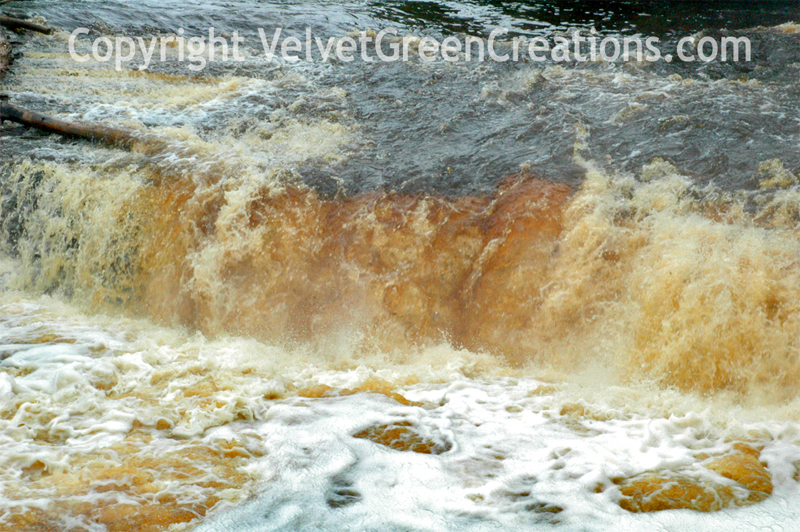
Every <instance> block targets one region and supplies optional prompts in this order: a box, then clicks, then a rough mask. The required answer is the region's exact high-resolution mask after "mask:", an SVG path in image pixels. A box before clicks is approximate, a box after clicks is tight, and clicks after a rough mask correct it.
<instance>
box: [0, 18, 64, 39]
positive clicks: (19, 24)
mask: <svg viewBox="0 0 800 532" xmlns="http://www.w3.org/2000/svg"><path fill="white" fill-rule="evenodd" d="M0 26H5V27H6V28H8V29H10V30H19V29H24V30H31V31H36V32H39V33H44V34H46V35H50V34H51V33H53V31H55V30H53V28H48V27H47V26H42V25H41V24H34V23H33V22H29V21H27V20H22V19H19V18H12V17H6V16H4V15H0Z"/></svg>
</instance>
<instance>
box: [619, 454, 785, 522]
mask: <svg viewBox="0 0 800 532" xmlns="http://www.w3.org/2000/svg"><path fill="white" fill-rule="evenodd" d="M734 449H735V453H734V454H730V455H727V456H723V457H721V458H717V459H715V460H712V461H710V462H708V463H705V464H703V465H704V467H706V468H707V469H710V470H711V471H714V472H716V473H718V474H719V475H721V476H723V477H725V478H728V479H730V480H733V481H734V482H736V484H735V485H733V486H730V485H725V484H722V483H718V482H713V481H707V480H700V479H696V478H692V477H689V476H687V475H685V474H681V473H680V472H676V471H667V472H660V473H646V474H644V475H640V476H638V477H634V478H630V479H625V480H622V481H619V482H618V483H619V485H620V492H621V494H622V499H621V500H620V502H619V505H620V506H621V507H622V508H624V509H626V510H628V511H629V512H659V511H662V510H677V509H688V510H696V511H700V512H715V511H717V510H722V509H723V508H727V507H731V506H749V505H751V504H755V503H757V502H761V501H763V500H764V499H766V498H767V497H769V496H770V495H771V494H772V476H771V475H770V473H769V471H767V469H766V468H765V467H764V466H763V465H762V464H761V462H759V460H758V458H759V455H760V453H759V452H758V451H757V450H756V449H754V448H753V447H750V446H749V445H746V444H736V445H735V446H734Z"/></svg>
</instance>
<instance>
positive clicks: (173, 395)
mask: <svg viewBox="0 0 800 532" xmlns="http://www.w3.org/2000/svg"><path fill="white" fill-rule="evenodd" d="M32 4H33V5H34V6H35V7H37V8H39V9H41V10H42V12H43V13H44V14H45V15H46V16H48V17H53V16H56V15H60V16H61V17H62V20H64V21H72V20H80V17H81V16H82V14H84V12H83V11H81V9H85V8H72V7H64V6H62V5H60V4H58V3H46V2H33V3H32ZM102 5H103V6H105V7H104V9H108V10H109V11H110V12H117V13H119V12H126V10H136V9H138V8H136V7H135V6H122V5H119V6H116V5H115V4H112V3H102ZM203 5H204V6H205V8H206V9H208V10H209V12H211V13H213V17H223V18H224V16H223V15H220V14H219V10H220V9H221V7H220V6H217V5H216V4H213V3H208V4H203ZM320 5H321V6H322V7H321V8H320V9H322V10H323V11H324V10H325V9H329V10H330V13H329V14H330V19H329V20H327V21H325V22H322V21H321V19H320V21H319V22H318V24H319V25H320V26H321V27H322V28H323V31H328V32H331V33H333V34H338V35H341V34H343V33H344V32H346V31H348V30H349V29H350V28H349V26H348V25H350V24H353V25H357V24H363V25H362V26H361V27H359V28H358V29H367V26H371V25H372V24H377V23H387V22H388V21H394V20H395V17H397V16H398V15H397V13H398V11H397V10H396V9H395V8H396V7H397V6H394V4H390V3H387V4H383V5H381V6H379V7H380V9H377V11H370V13H371V15H370V17H372V18H369V19H364V20H361V21H360V22H359V18H358V16H355V15H354V13H355V14H359V13H364V11H363V9H362V6H360V5H353V6H350V5H345V6H344V7H342V8H339V7H336V6H327V5H326V4H320ZM409 5H411V4H409ZM151 7H152V6H151ZM190 7H191V6H190ZM405 7H408V6H405ZM440 7H446V6H445V4H441V6H440ZM451 7H452V6H451ZM461 7H462V8H463V10H462V11H458V13H460V15H459V16H463V17H464V18H465V19H468V20H472V21H473V23H474V24H478V22H480V24H484V23H486V22H485V21H486V20H494V19H493V18H492V17H494V16H499V15H498V14H497V12H495V11H492V8H491V7H490V6H488V5H483V4H471V3H464V4H463V5H461ZM152 9H155V8H152ZM254 9H255V8H254ZM260 9H267V10H268V11H269V10H274V14H275V16H278V17H279V18H280V17H283V18H282V20H285V21H287V24H288V25H291V23H293V22H292V21H294V22H297V21H299V20H302V17H304V16H310V15H309V14H308V13H305V12H302V13H298V12H295V10H301V11H302V7H298V6H281V5H280V4H274V5H273V4H266V5H265V6H262V7H261V8H260ZM120 10H121V11H120ZM610 12H611V13H613V12H614V11H613V10H611V11H610ZM176 13H177V14H175V15H171V16H173V17H177V18H176V20H178V21H180V22H183V21H185V20H187V17H188V18H191V17H194V16H200V15H194V14H190V9H189V8H188V7H187V8H186V11H184V12H181V11H180V10H178V11H176ZM387 13H389V14H387ZM417 15H419V13H417ZM512 15H513V16H512ZM96 16H98V17H99V18H100V19H101V20H103V21H104V23H106V24H110V25H111V26H112V27H114V26H115V25H116V26H117V27H119V28H120V29H122V30H123V31H132V28H131V27H128V26H127V25H126V24H127V23H126V22H122V21H120V20H119V19H117V18H115V17H114V16H112V15H108V16H106V17H105V19H103V17H102V15H96ZM209 16H211V15H209ZM238 16H239V15H236V14H231V15H230V18H229V19H227V22H225V24H230V25H233V24H234V22H236V21H237V20H238V19H237V17H238ZM425 16H426V17H429V16H430V14H427V15H425ZM506 16H512V19H513V20H514V21H517V26H515V28H517V30H518V31H520V32H524V29H525V26H524V24H521V23H519V21H522V22H524V21H526V20H528V21H530V20H531V19H532V18H533V16H532V15H530V14H528V15H524V16H523V15H520V13H511V14H510V15H509V14H508V13H506ZM615 16H616V15H615ZM637 16H638V15H637ZM754 16H755V15H754ZM761 16H763V17H767V18H766V20H763V21H762V20H755V21H753V24H752V25H749V26H748V25H745V26H739V27H738V28H734V29H738V30H741V31H743V32H745V33H746V34H747V35H751V36H753V38H754V39H757V40H759V42H763V43H773V44H774V43H778V44H779V45H781V46H784V45H786V43H795V44H796V42H797V37H796V35H797V33H796V26H795V25H791V24H783V25H782V26H777V23H778V22H781V23H782V22H785V20H782V19H780V17H779V16H778V15H776V14H775V13H774V12H772V11H770V10H769V9H766V8H765V10H764V12H763V13H761V14H760V15H758V16H757V17H756V18H758V17H761ZM526 17H531V18H530V19H526ZM769 17H778V20H774V19H773V18H769ZM734 18H735V17H734ZM201 19H202V17H201ZM126 20H127V19H126ZM401 20H402V21H403V24H404V25H405V26H407V27H408V28H410V29H409V31H413V28H416V27H418V26H419V24H417V23H412V19H409V18H408V17H407V16H404V17H401ZM423 20H427V19H424V18H423ZM610 20H616V19H615V18H614V17H613V16H612V17H610ZM630 20H633V18H630ZM637 20H638V19H637ZM662 20H664V19H662ZM692 20H694V19H692ZM731 20H734V19H731ZM476 21H477V22H476ZM200 22H202V20H200ZM200 22H198V21H197V20H195V22H194V24H195V25H198V24H200ZM707 22H708V21H707V20H705V19H703V23H707ZM64 23H65V24H66V22H64ZM762 23H763V24H771V25H769V26H768V27H760V28H759V27H756V24H762ZM171 24H172V22H170V21H167V22H162V21H158V20H156V17H155V16H154V20H153V26H154V27H155V28H157V29H156V30H152V31H154V32H158V31H163V30H162V29H161V27H160V25H164V26H165V27H167V26H168V27H171ZM480 24H478V25H480ZM575 24H576V25H581V24H584V22H582V21H578V22H576V23H575ZM612 26H613V24H612ZM103 27H104V26H102V25H99V26H98V30H97V31H108V30H103V29H102V28H103ZM198 27H199V26H198ZM447 27H448V26H447V25H446V24H444V25H443V26H441V27H439V26H436V27H435V29H436V31H443V32H444V31H447ZM694 29H702V28H694ZM558 30H559V28H555V29H554V30H553V31H558ZM616 30H619V31H622V32H625V31H627V30H625V29H624V28H620V27H616V26H614V27H612V28H611V29H609V30H608V31H616ZM148 31H150V30H148ZM66 38H67V37H66V34H64V33H59V34H56V35H55V36H53V37H35V38H26V40H25V41H24V42H23V43H21V44H22V46H23V49H24V50H25V51H26V55H25V56H24V57H23V58H21V59H19V60H18V63H17V65H16V66H15V67H14V68H15V69H14V71H13V73H12V74H11V75H10V76H9V77H7V78H5V79H4V80H3V84H4V85H3V88H4V90H6V89H7V90H9V91H11V93H12V96H14V98H15V100H16V101H19V102H20V103H25V104H27V105H29V106H34V107H37V108H41V109H43V110H48V111H51V112H56V113H60V114H64V115H67V116H68V117H71V118H77V119H84V120H105V121H116V122H117V123H120V124H122V125H125V126H128V127H131V128H134V129H140V130H142V132H143V133H142V140H141V142H139V143H137V144H136V145H135V146H134V147H133V149H132V150H130V151H124V150H118V149H112V148H104V147H101V146H95V145H89V144H86V143H83V142H77V141H63V140H60V139H55V138H51V137H42V136H40V135H38V134H35V133H30V132H27V131H23V130H20V129H13V128H6V129H3V130H2V137H0V138H1V139H2V142H3V150H4V151H3V156H2V160H0V164H2V165H3V166H2V174H0V175H2V183H1V184H0V187H1V188H0V190H1V191H2V205H1V206H0V214H1V215H2V219H0V230H2V236H3V239H2V253H3V258H2V262H1V263H0V265H2V268H1V269H0V283H2V291H0V306H2V311H0V338H2V340H1V341H0V344H2V345H0V427H2V428H0V441H2V446H3V449H4V453H2V458H0V460H2V462H3V467H2V468H0V486H2V491H0V501H2V504H0V529H2V527H5V528H7V529H9V530H92V531H94V530H98V531H99V530H167V529H169V530H181V529H194V528H195V527H197V529H198V530H204V531H228V530H230V531H240V530H254V531H255V530H312V529H314V530H319V529H322V530H378V529H380V530H496V529H503V530H538V529H551V528H553V529H557V530H591V531H599V530H611V529H622V530H643V529H648V530H649V529H652V530H671V529H675V528H677V527H681V528H684V529H688V530H725V529H731V528H734V529H742V530H765V529H770V528H771V527H772V528H775V529H780V528H781V527H782V528H783V529H785V530H791V529H792V527H793V526H795V523H796V522H797V521H798V517H800V516H798V515H797V510H796V508H797V507H798V505H797V501H798V499H799V498H800V491H799V490H798V482H799V481H800V447H798V443H799V438H800V437H799V436H798V428H800V425H798V401H797V399H796V389H797V385H798V380H799V379H800V373H799V372H800V360H798V342H800V320H798V309H797V308H796V307H797V305H798V303H797V302H798V301H800V272H798V268H799V267H800V265H799V264H800V263H798V256H800V239H799V238H798V236H799V235H798V229H800V227H799V226H798V221H797V219H798V217H797V211H798V206H799V205H800V202H799V200H798V196H797V188H796V186H797V179H798V174H799V173H800V172H798V169H799V168H800V167H798V164H800V160H798V159H797V153H796V145H797V142H798V139H799V138H800V131H798V123H797V121H796V119H793V118H792V117H793V115H792V113H793V112H794V111H796V110H797V108H798V104H799V101H798V98H797V94H798V93H797V89H798V85H797V82H796V77H792V76H790V75H787V74H786V73H785V71H786V70H789V71H791V69H792V68H796V65H795V64H794V63H793V61H796V59H793V56H792V55H791V53H792V52H791V51H790V50H789V49H788V48H787V49H786V50H787V51H786V52H785V55H786V56H785V57H783V58H782V59H781V58H778V59H776V58H775V57H773V56H772V55H767V56H765V57H761V56H759V57H761V58H760V59H759V60H758V61H761V63H759V65H760V66H761V68H759V69H754V70H753V71H752V72H750V76H752V77H748V78H747V79H745V78H743V77H741V76H740V75H739V74H736V75H734V74H732V73H731V72H729V71H728V70H726V69H727V68H728V67H727V66H725V65H711V66H709V67H708V68H705V67H704V68H701V67H698V68H697V69H696V70H690V71H687V70H681V71H680V72H678V71H677V70H678V69H679V67H677V66H676V67H669V66H667V65H654V66H653V67H651V68H644V67H641V66H638V67H637V66H625V65H614V64H599V65H588V66H580V65H571V66H562V65H544V66H542V67H535V66H531V65H516V66H514V67H511V66H502V65H501V66H486V65H483V66H479V65H444V64H434V65H421V64H418V63H413V62H412V63H409V64H398V65H391V66H387V67H381V68H378V67H371V66H369V65H364V64H357V65H325V64H300V65H287V64H283V65H274V64H267V63H266V62H265V61H264V60H263V58H259V57H257V56H256V55H255V54H253V55H251V56H249V58H248V60H247V61H246V62H245V64H244V65H243V66H241V67H240V70H238V71H224V70H223V71H220V72H212V73H211V74H208V75H203V76H195V75H192V74H190V73H187V72H185V71H182V70H181V69H180V67H179V66H177V65H176V64H174V63H173V64H167V65H166V66H161V67H160V68H162V69H163V71H157V72H144V73H141V72H132V71H122V72H116V71H114V70H113V68H109V66H108V65H102V64H98V63H95V62H90V63H87V64H83V65H77V64H75V63H74V62H72V61H71V60H70V59H69V57H68V55H67V54H66V52H65V42H66ZM792 39H794V40H792ZM764 46H766V44H765V45H764ZM765 49H766V48H765ZM781 49H783V48H781ZM781 61H782V62H781ZM680 68H685V67H680ZM759 76H761V78H760V79H759ZM398 80H399V81H398ZM404 85H405V86H404ZM704 109H716V110H717V111H718V112H717V114H716V115H711V114H707V113H705V112H704ZM145 128H146V129H147V131H146V132H145ZM434 140H435V142H434ZM170 527H172V528H170Z"/></svg>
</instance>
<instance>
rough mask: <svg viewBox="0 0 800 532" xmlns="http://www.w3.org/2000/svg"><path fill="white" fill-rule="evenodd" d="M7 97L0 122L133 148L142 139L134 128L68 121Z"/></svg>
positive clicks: (0, 106)
mask: <svg viewBox="0 0 800 532" xmlns="http://www.w3.org/2000/svg"><path fill="white" fill-rule="evenodd" d="M6 99H7V98H6V97H5V95H3V94H0V124H1V123H2V122H3V121H5V120H8V121H9V122H16V123H17V124H22V125H25V126H30V127H34V128H36V129H39V130H41V131H46V132H48V133H57V134H59V135H64V136H68V137H78V138H84V139H88V140H92V141H98V142H104V143H106V144H112V145H115V146H122V147H127V148H131V147H132V146H133V144H134V143H135V142H136V141H137V140H140V135H139V134H137V133H136V132H135V131H133V130H129V129H124V128H117V127H112V126H106V125H102V124H82V123H79V122H68V121H66V120H61V119H59V118H55V117H52V116H49V115H46V114H42V113H37V112H35V111H29V110H27V109H24V108H22V107H18V106H16V105H13V104H10V103H8V102H7V101H5V100H6Z"/></svg>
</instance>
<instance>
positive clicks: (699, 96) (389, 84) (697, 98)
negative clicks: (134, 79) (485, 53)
mask: <svg viewBox="0 0 800 532" xmlns="http://www.w3.org/2000/svg"><path fill="white" fill-rule="evenodd" d="M14 7H16V9H17V10H23V9H22V6H20V5H17V6H14ZM24 11H27V12H29V13H39V14H41V15H43V16H45V17H46V18H47V19H48V20H49V21H50V22H51V24H53V25H54V26H56V27H58V28H62V29H64V30H67V31H69V30H71V29H73V28H75V27H79V26H89V27H91V28H93V29H94V31H95V33H96V34H97V35H99V34H103V33H106V34H110V35H115V34H119V33H125V34H129V35H158V34H167V33H170V32H173V33H174V32H175V31H177V29H178V28H185V29H186V31H187V35H191V34H204V32H206V31H207V28H208V27H210V26H214V27H215V28H216V29H217V31H218V32H228V33H230V32H232V31H234V30H238V31H240V32H241V33H242V34H243V35H244V36H246V38H247V41H246V46H249V47H250V49H251V50H252V52H253V53H254V54H259V53H260V41H259V40H258V38H257V36H256V29H257V28H259V27H261V28H264V29H265V30H266V31H267V33H268V34H270V35H271V34H272V31H273V30H274V28H276V27H282V28H283V29H284V31H285V34H286V35H289V34H294V35H302V33H303V32H304V30H305V28H306V27H310V28H312V30H313V32H314V35H316V36H321V37H323V38H324V37H327V36H341V35H343V34H345V33H347V32H348V31H352V30H353V29H359V30H363V29H375V30H380V29H384V28H388V27H392V28H397V29H398V30H399V31H400V32H401V33H408V34H420V35H423V34H427V35H432V36H435V37H442V36H447V35H473V36H481V37H486V36H487V35H488V33H489V32H490V31H491V30H492V29H494V28H496V27H504V28H507V29H508V30H509V31H510V33H509V35H522V36H533V35H541V36H545V37H552V36H553V35H554V34H557V33H558V32H562V31H565V30H570V29H582V30H588V29H590V28H595V29H596V30H597V31H598V32H599V33H600V35H601V36H610V35H641V36H655V37H658V38H660V39H661V49H662V50H664V51H665V53H667V52H669V51H670V50H674V47H675V44H676V42H677V40H678V39H679V38H681V37H685V36H688V35H692V34H694V33H696V32H700V31H703V32H704V35H708V36H712V37H717V38H721V37H723V36H729V35H733V36H746V37H748V38H750V39H751V41H752V45H753V57H752V61H750V62H744V61H742V62H738V63H721V62H719V61H716V62H712V63H701V62H695V63H682V62H673V63H670V64H667V63H665V62H663V61H661V62H658V63H656V64H654V65H651V66H649V67H646V68H640V67H635V66H633V65H631V64H624V63H621V62H616V63H605V62H601V63H598V64H576V63H572V64H564V65H563V69H564V71H563V72H561V71H558V72H554V73H550V74H548V73H547V72H546V69H547V68H548V66H553V63H552V62H548V63H544V64H532V63H530V62H523V61H520V62H517V63H504V64H497V63H484V64H478V63H476V62H472V63H459V64H457V65H443V64H441V63H439V64H433V65H422V64H420V62H419V61H412V62H411V63H392V64H381V63H371V64H367V63H363V62H361V61H355V62H354V63H350V64H337V65H330V64H320V63H316V64H309V65H300V66H299V67H296V68H298V69H300V70H302V71H304V72H307V73H308V74H309V75H311V76H313V77H314V80H315V83H316V86H317V87H337V88H340V89H343V90H345V91H346V93H347V100H346V102H345V103H343V104H339V108H338V109H336V111H337V112H339V113H340V116H342V117H343V118H342V119H343V120H344V121H345V122H348V121H349V122H351V123H354V124H355V123H358V124H359V128H360V135H361V136H362V139H361V142H360V143H359V144H358V145H357V146H353V147H352V148H353V149H352V153H351V154H350V156H349V157H348V158H347V160H346V162H343V163H339V164H334V165H330V164H313V165H311V166H308V165H306V166H305V167H303V168H300V169H299V173H300V175H301V176H302V179H304V180H305V181H306V182H307V183H310V184H312V185H313V186H315V187H316V188H317V189H319V190H320V191H322V192H325V193H334V192H336V191H337V190H341V189H343V190H345V191H347V192H351V193H352V192H359V191H364V190H372V189H375V188H385V189H388V190H399V191H409V192H411V191H429V192H433V191H435V192H440V193H446V194H448V195H460V194H464V193H471V192H480V191H488V190H492V189H493V188H494V187H495V186H496V183H497V182H498V180H499V179H501V178H502V177H503V176H505V175H508V174H511V173H515V172H517V171H519V168H520V165H523V164H524V165H527V166H529V167H530V169H531V171H532V172H534V173H536V174H538V175H540V176H543V177H545V178H547V179H549V180H554V181H562V182H567V183H570V184H572V185H576V184H577V183H579V182H580V180H581V178H582V175H583V169H582V168H581V167H579V166H578V165H576V164H575V163H574V162H573V160H572V157H571V156H572V154H573V150H574V143H575V127H576V124H577V125H579V127H580V128H582V129H583V130H585V131H586V132H587V133H588V137H587V139H586V143H587V146H586V151H585V153H583V155H584V156H585V157H586V158H589V159H594V160H596V161H603V164H610V165H611V167H612V168H614V169H616V170H621V171H627V172H636V171H637V170H638V169H639V168H640V167H641V166H642V164H644V163H647V162H649V161H650V160H652V159H653V158H655V157H661V158H664V159H666V160H668V161H670V162H672V163H673V164H675V165H676V166H677V167H678V168H679V169H680V170H681V171H683V172H684V173H687V174H690V175H693V176H695V178H696V180H697V181H698V183H705V182H709V181H713V182H715V183H717V184H719V185H721V186H723V187H724V188H750V187H752V186H753V183H752V181H753V176H754V173H755V172H756V170H757V167H758V165H759V163H760V162H761V161H764V160H769V159H774V158H777V159H780V160H781V161H782V162H783V164H784V167H785V168H787V169H788V170H789V171H794V172H795V173H797V172H798V171H800V155H798V152H797V149H796V147H797V145H798V143H799V142H800V126H799V125H798V122H797V119H796V118H795V117H796V116H798V114H800V105H799V104H800V83H799V82H798V79H800V76H798V65H799V64H800V46H798V41H800V37H798V36H797V35H791V34H786V33H782V32H777V31H773V30H766V29H757V28H759V27H772V26H776V25H778V24H782V23H786V22H788V21H792V20H800V5H798V3H797V2H755V3H743V2H563V1H562V2H531V3H523V2H325V1H321V2H313V3H311V2H181V3H166V4H165V3H164V2H135V3H133V2H131V3H122V2H108V1H102V2H88V3H85V2H82V3H72V2H70V3H65V2H52V1H51V2H42V1H34V2H26V3H25V5H24ZM32 47H33V49H35V45H32ZM152 68H153V70H156V71H158V70H161V71H166V72H175V71H176V70H177V71H179V70H180V69H181V65H175V64H170V63H168V64H157V65H154V66H153V67H152ZM283 69H284V68H283V67H281V68H278V69H277V70H276V68H275V65H272V66H270V65H266V66H265V65H263V64H262V65H257V64H245V65H230V64H226V65H214V66H213V67H212V68H210V69H208V70H207V71H206V72H205V73H204V75H208V74H214V75H225V74H234V75H239V76H247V77H263V78H266V79H270V78H271V77H273V76H274V75H276V71H277V72H281V71H283ZM183 71H184V72H185V69H183ZM537 72H538V73H537ZM539 73H541V76H540V75H539ZM674 74H677V75H680V76H681V77H682V78H684V79H690V80H694V82H692V83H686V82H684V83H681V82H680V81H675V80H674V79H671V78H670V76H671V75H674ZM533 78H536V79H538V80H539V81H537V82H535V83H531V81H530V80H531V79H533ZM673 78H674V76H673ZM753 80H756V81H753ZM747 81H750V84H747V83H746V82H747ZM7 83H8V82H7ZM11 83H12V84H13V78H12V81H11ZM756 83H757V85H756ZM12 86H13V85H12ZM302 95H303V94H302V89H301V90H299V91H294V92H293V91H291V90H290V91H285V92H282V93H280V94H277V95H272V96H271V97H270V98H268V99H267V98H265V99H263V100H262V101H251V102H249V104H250V105H249V106H248V107H247V108H246V109H245V108H241V109H239V108H236V107H230V108H228V109H227V110H224V111H220V112H219V113H218V114H216V115H215V116H211V117H208V116H207V117H206V120H204V121H203V122H202V123H200V122H198V123H188V124H185V125H188V126H189V127H190V128H193V129H195V130H198V131H200V132H202V133H203V134H204V135H207V136H208V135H213V134H214V130H215V128H219V127H224V126H225V125H226V124H228V123H229V122H230V120H231V119H232V118H233V117H239V116H241V115H242V113H243V112H244V113H248V114H252V115H253V116H254V117H261V116H265V115H267V114H269V113H271V112H274V111H275V109H279V108H282V107H285V106H287V105H288V104H289V103H290V102H292V101H295V100H296V99H297V98H298V97H300V96H302ZM306 96H308V95H306ZM22 97H23V102H24V103H27V104H29V105H30V106H32V107H34V108H41V109H46V110H58V106H57V105H56V109H53V106H52V105H51V104H48V103H47V102H44V101H41V98H39V99H38V101H37V97H35V96H34V95H24V96H22ZM309 98H310V97H309ZM81 105H87V106H90V105H91V102H90V101H85V102H82V104H78V106H79V107H80V106H81ZM68 107H69V106H68ZM73 107H74V106H73ZM323 107H324V109H322V110H321V109H320V108H319V106H316V105H308V106H305V108H301V109H299V110H298V111H297V112H298V113H299V114H300V115H302V114H303V113H306V114H310V115H319V114H321V113H324V112H331V109H330V105H327V107H325V106H323ZM173 123H174V124H175V125H178V124H179V123H180V120H178V121H177V122H175V121H173ZM145 125H148V124H147V123H145ZM149 125H151V126H152V125H157V124H155V123H152V124H149ZM26 146H28V145H25V144H23V145H20V146H19V148H14V149H13V150H12V152H13V153H15V154H16V155H23V154H24V152H25V150H26V149H27V148H26ZM754 154H757V155H754Z"/></svg>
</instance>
